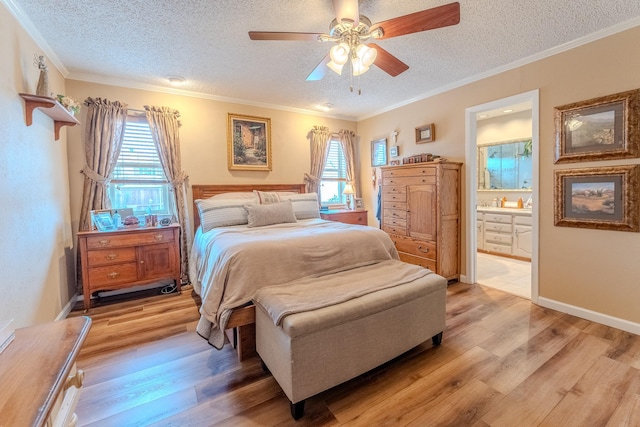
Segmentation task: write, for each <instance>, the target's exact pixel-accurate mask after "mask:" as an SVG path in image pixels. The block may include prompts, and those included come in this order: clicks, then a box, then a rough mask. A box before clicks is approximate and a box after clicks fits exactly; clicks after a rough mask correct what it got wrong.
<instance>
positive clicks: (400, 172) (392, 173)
mask: <svg viewBox="0 0 640 427" xmlns="http://www.w3.org/2000/svg"><path fill="white" fill-rule="evenodd" d="M435 175H436V168H434V167H424V166H423V167H416V168H398V169H388V170H385V171H384V172H383V174H382V178H383V179H386V178H392V177H401V176H411V177H421V176H435Z"/></svg>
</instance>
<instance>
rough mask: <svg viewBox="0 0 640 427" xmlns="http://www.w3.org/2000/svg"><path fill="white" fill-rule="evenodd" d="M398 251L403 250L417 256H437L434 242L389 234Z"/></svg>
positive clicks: (432, 257)
mask: <svg viewBox="0 0 640 427" xmlns="http://www.w3.org/2000/svg"><path fill="white" fill-rule="evenodd" d="M391 240H393V243H394V244H395V245H396V249H398V252H405V253H408V254H411V255H416V256H419V257H426V258H431V259H434V260H435V259H436V258H437V252H436V244H435V243H434V242H429V241H425V240H415V239H412V238H410V237H402V236H391Z"/></svg>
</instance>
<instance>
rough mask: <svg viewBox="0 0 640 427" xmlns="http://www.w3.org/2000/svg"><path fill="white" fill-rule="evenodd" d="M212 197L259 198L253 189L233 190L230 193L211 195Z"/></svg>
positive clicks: (224, 198)
mask: <svg viewBox="0 0 640 427" xmlns="http://www.w3.org/2000/svg"><path fill="white" fill-rule="evenodd" d="M210 198H211V199H216V200H231V199H234V200H238V199H240V200H258V199H257V197H256V195H255V194H254V193H253V192H251V191H233V192H230V193H220V194H216V195H215V196H211V197H210Z"/></svg>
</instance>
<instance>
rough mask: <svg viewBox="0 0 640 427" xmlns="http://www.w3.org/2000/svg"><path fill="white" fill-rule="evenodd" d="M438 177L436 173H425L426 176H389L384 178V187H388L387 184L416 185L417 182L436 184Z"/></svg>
mask: <svg viewBox="0 0 640 427" xmlns="http://www.w3.org/2000/svg"><path fill="white" fill-rule="evenodd" d="M435 183H436V177H435V175H425V176H419V177H414V176H399V177H389V178H384V179H383V180H382V185H383V188H387V186H398V185H400V186H403V187H406V186H407V185H416V184H435Z"/></svg>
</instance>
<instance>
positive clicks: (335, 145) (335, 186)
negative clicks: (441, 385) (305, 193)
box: [320, 139, 347, 206]
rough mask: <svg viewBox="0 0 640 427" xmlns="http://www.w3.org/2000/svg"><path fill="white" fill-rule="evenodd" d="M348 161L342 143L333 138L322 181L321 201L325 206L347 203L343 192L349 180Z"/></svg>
mask: <svg viewBox="0 0 640 427" xmlns="http://www.w3.org/2000/svg"><path fill="white" fill-rule="evenodd" d="M346 163H347V162H346V160H345V157H344V152H343V151H342V144H340V141H338V140H337V139H332V140H331V141H330V142H329V154H328V155H327V163H326V164H325V166H324V170H323V171H322V179H321V181H320V203H321V204H322V205H323V206H326V205H332V204H344V203H346V197H345V196H344V195H343V194H342V190H344V186H345V184H346V181H347V165H346Z"/></svg>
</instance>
